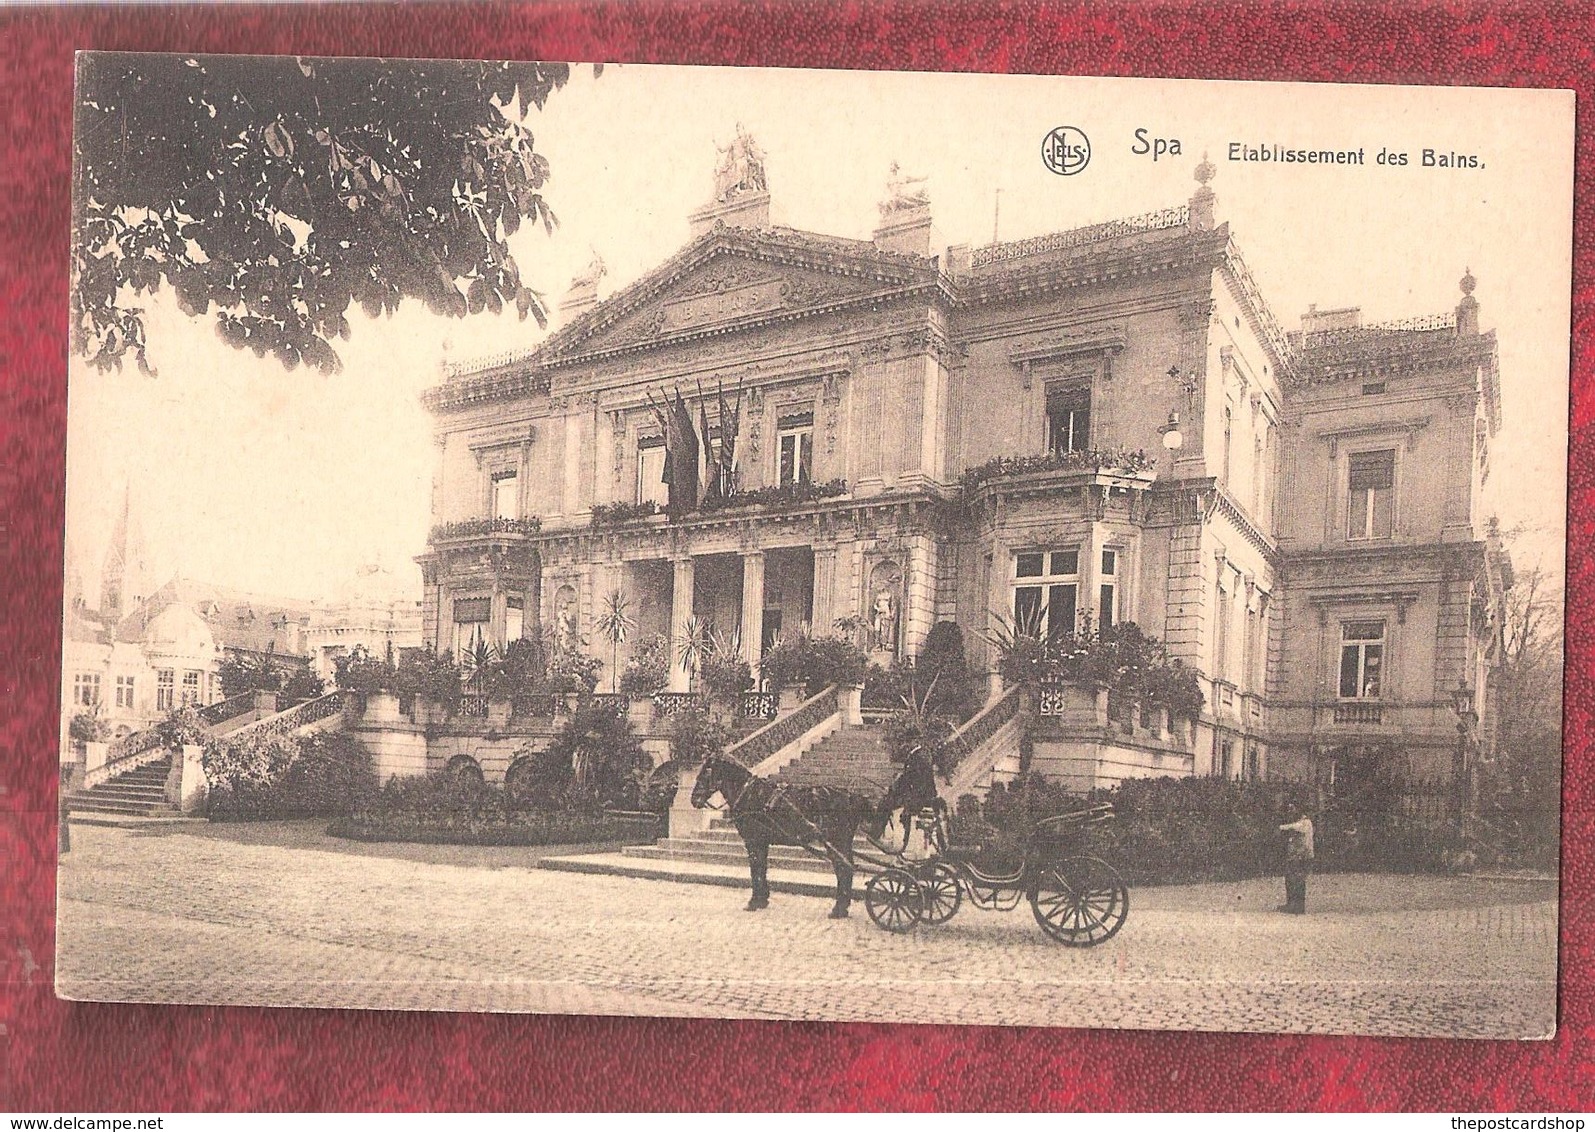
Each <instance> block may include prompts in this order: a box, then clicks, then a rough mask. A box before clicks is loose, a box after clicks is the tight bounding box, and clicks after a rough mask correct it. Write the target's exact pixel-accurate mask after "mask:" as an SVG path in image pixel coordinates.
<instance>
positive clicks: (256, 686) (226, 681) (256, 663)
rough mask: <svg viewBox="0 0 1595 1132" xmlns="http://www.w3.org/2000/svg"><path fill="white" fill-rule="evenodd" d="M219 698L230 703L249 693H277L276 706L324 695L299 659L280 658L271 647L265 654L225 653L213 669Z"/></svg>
mask: <svg viewBox="0 0 1595 1132" xmlns="http://www.w3.org/2000/svg"><path fill="white" fill-rule="evenodd" d="M216 677H217V679H218V680H219V681H220V682H221V688H222V696H223V697H224V698H226V699H229V700H230V699H232V698H233V697H234V696H242V695H245V694H247V693H249V692H276V693H278V695H279V706H286V705H287V704H289V703H303V702H304V701H305V700H313V699H315V698H316V697H317V696H320V695H322V694H323V693H324V692H325V691H326V687H325V686H324V684H323V683H322V680H321V677H319V676H317V675H316V674H315V672H314V671H312V670H311V668H310V665H309V664H308V663H306V662H305V661H303V660H301V659H299V658H298V657H291V656H288V657H279V656H277V655H276V654H275V651H274V649H273V647H272V646H270V645H268V646H267V648H266V651H265V653H263V654H252V653H244V652H232V653H228V654H227V656H226V657H225V658H223V660H222V661H221V663H220V664H218V665H217V666H216Z"/></svg>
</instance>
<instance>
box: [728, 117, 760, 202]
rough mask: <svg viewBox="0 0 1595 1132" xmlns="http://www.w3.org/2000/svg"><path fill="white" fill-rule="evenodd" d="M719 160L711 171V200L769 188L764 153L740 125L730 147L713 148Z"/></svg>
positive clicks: (739, 124) (740, 124)
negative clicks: (765, 174)
mask: <svg viewBox="0 0 1595 1132" xmlns="http://www.w3.org/2000/svg"><path fill="white" fill-rule="evenodd" d="M715 149H716V150H717V151H718V153H719V154H720V159H719V161H718V163H717V164H716V165H715V170H714V199H715V200H717V201H727V200H730V199H731V198H733V197H735V196H737V195H739V194H741V193H762V192H764V191H765V190H767V189H768V188H769V184H768V182H766V180H765V176H764V150H762V149H760V148H759V143H758V142H756V141H754V140H753V135H752V134H750V133H748V131H747V129H746V127H744V126H743V125H742V123H741V122H738V123H737V135H736V137H734V138H732V139H731V144H730V145H725V146H720V145H717V146H715Z"/></svg>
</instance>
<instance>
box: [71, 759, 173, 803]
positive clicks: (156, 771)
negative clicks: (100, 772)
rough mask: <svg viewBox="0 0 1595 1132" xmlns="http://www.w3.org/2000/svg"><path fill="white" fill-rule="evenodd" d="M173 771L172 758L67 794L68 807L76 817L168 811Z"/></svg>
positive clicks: (147, 764) (145, 765)
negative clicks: (169, 783) (168, 784)
mask: <svg viewBox="0 0 1595 1132" xmlns="http://www.w3.org/2000/svg"><path fill="white" fill-rule="evenodd" d="M171 770H172V757H171V755H167V756H166V757H165V758H163V759H160V760H159V761H157V762H152V763H146V764H144V765H143V766H141V767H137V768H135V769H133V770H130V771H127V772H126V773H124V774H119V775H117V776H116V777H115V778H113V779H112V780H111V781H109V782H102V783H100V784H99V785H98V786H91V787H89V788H88V789H87V790H83V789H78V790H73V791H72V792H71V793H69V794H68V795H67V798H66V802H67V808H68V809H70V810H71V811H72V813H74V814H122V815H128V816H137V817H147V816H148V815H149V814H151V813H152V812H154V811H156V810H160V809H166V808H167V801H166V778H167V775H169V774H170V773H171Z"/></svg>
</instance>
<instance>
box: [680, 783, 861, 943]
mask: <svg viewBox="0 0 1595 1132" xmlns="http://www.w3.org/2000/svg"><path fill="white" fill-rule="evenodd" d="M717 793H718V794H719V795H720V796H721V797H723V798H724V799H725V801H726V817H728V818H729V819H730V820H731V822H732V824H733V825H735V826H736V827H737V832H738V833H739V834H741V835H742V844H743V845H744V846H745V847H746V848H747V851H748V871H749V872H750V873H752V875H753V898H752V899H751V900H749V901H748V911H750V912H757V911H758V910H760V909H761V908H768V907H769V906H770V879H769V866H770V846H772V845H797V846H800V847H802V848H804V849H807V850H809V851H810V852H811V853H817V854H819V855H821V856H823V857H825V858H826V860H828V861H830V862H831V865H832V867H833V868H834V869H835V870H836V903H835V904H834V905H833V906H832V908H831V919H833V920H840V919H845V918H846V916H847V909H848V905H849V904H851V903H852V900H853V837H854V835H855V834H857V833H858V829H859V826H861V825H863V824H864V823H865V822H866V821H868V820H869V819H870V817H871V816H872V815H873V813H874V811H875V807H874V806H873V805H871V803H870V801H869V799H867V798H865V797H864V796H863V795H861V794H855V793H854V792H852V791H851V790H843V789H841V788H839V787H835V786H783V785H781V784H780V783H777V782H773V781H771V780H770V779H768V778H760V777H759V776H758V775H756V774H754V773H753V772H752V771H751V770H749V769H748V768H747V767H745V766H743V765H742V764H741V763H739V762H736V761H735V760H734V759H729V758H727V757H725V756H724V755H710V756H709V758H708V759H706V760H705V761H704V764H703V769H702V770H700V771H699V772H698V782H697V785H695V786H694V787H693V789H692V804H693V805H694V806H696V807H698V808H699V809H703V808H704V807H705V806H707V805H708V804H709V799H710V798H712V797H714V795H715V794H717Z"/></svg>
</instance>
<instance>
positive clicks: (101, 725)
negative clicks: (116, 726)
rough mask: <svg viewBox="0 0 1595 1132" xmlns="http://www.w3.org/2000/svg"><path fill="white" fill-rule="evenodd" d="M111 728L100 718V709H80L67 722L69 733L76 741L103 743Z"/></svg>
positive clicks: (73, 740)
mask: <svg viewBox="0 0 1595 1132" xmlns="http://www.w3.org/2000/svg"><path fill="white" fill-rule="evenodd" d="M109 732H110V729H109V728H108V727H106V725H105V721H104V720H102V719H101V718H100V713H99V709H97V708H96V709H95V710H94V711H80V712H78V713H77V714H76V715H74V716H73V717H72V722H71V723H69V724H67V734H68V735H69V736H70V737H71V739H72V742H74V743H103V742H104V741H105V737H106V735H107V734H109Z"/></svg>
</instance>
